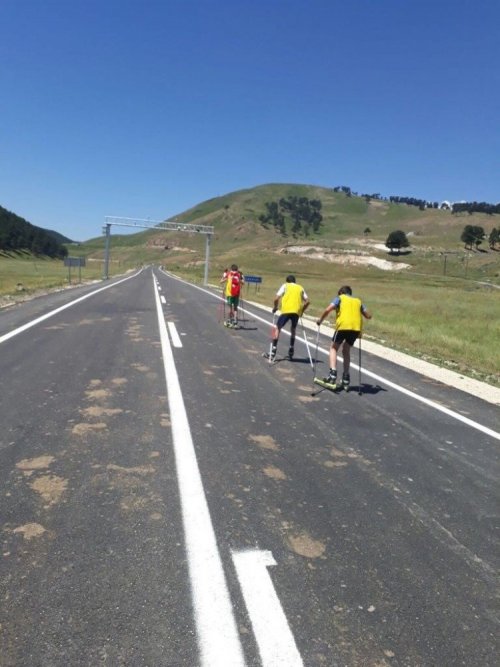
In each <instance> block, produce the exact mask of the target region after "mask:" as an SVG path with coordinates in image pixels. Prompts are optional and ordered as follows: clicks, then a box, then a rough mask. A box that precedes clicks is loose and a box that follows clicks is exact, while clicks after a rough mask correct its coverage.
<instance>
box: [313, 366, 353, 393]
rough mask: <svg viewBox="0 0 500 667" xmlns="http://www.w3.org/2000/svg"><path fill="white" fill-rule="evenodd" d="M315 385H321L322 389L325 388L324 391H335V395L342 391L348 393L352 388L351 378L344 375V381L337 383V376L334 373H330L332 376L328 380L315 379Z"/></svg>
mask: <svg viewBox="0 0 500 667" xmlns="http://www.w3.org/2000/svg"><path fill="white" fill-rule="evenodd" d="M313 382H314V384H317V385H319V386H320V387H323V389H328V390H329V391H333V392H335V393H337V394H338V393H339V392H341V391H345V392H348V391H349V388H350V382H351V381H350V378H349V376H348V375H344V376H343V377H342V381H341V382H338V381H337V374H336V373H332V372H331V371H330V374H329V375H328V377H326V378H318V377H315V378H314V379H313Z"/></svg>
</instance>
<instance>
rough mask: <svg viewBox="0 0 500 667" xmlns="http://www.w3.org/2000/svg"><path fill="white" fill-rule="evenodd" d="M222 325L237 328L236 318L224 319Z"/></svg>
mask: <svg viewBox="0 0 500 667" xmlns="http://www.w3.org/2000/svg"><path fill="white" fill-rule="evenodd" d="M224 326H225V327H227V328H228V329H239V328H240V327H239V324H238V322H237V321H236V320H224Z"/></svg>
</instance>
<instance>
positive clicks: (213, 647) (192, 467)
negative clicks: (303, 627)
mask: <svg viewBox="0 0 500 667" xmlns="http://www.w3.org/2000/svg"><path fill="white" fill-rule="evenodd" d="M153 285H154V293H155V299H156V310H157V314H158V325H159V328H160V339H161V347H162V353H163V364H164V369H165V379H166V383H167V395H168V405H169V413H170V421H171V424H172V438H173V445H174V454H175V461H176V467H177V481H178V485H179V495H180V500H181V509H182V520H183V526H184V535H185V540H186V552H187V558H188V567H189V577H190V580H191V594H192V597H193V607H194V611H195V618H196V627H197V634H198V646H199V650H200V656H201V664H202V665H203V666H204V667H220V666H221V665H231V667H240V666H241V667H244V665H245V661H244V658H243V653H242V649H241V644H240V641H239V637H238V632H237V629H236V623H235V619H234V616H233V609H232V605H231V600H230V597H229V591H228V589H227V584H226V580H225V576H224V569H223V566H222V560H221V557H220V554H219V551H218V548H217V540H216V538H215V532H214V529H213V526H212V521H211V519H210V512H209V509H208V505H207V500H206V497H205V491H204V489H203V483H202V480H201V475H200V470H199V467H198V461H197V460H196V453H195V449H194V444H193V440H192V436H191V430H190V428H189V421H188V418H187V414H186V408H185V405H184V400H183V397H182V392H181V388H180V384H179V378H178V376H177V371H176V368H175V363H174V357H173V352H172V348H171V346H170V341H169V339H168V334H167V327H166V325H165V318H164V317H163V311H162V307H161V302H160V299H159V296H158V291H157V290H156V285H155V284H154V282H153Z"/></svg>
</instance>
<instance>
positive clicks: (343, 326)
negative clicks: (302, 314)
mask: <svg viewBox="0 0 500 667" xmlns="http://www.w3.org/2000/svg"><path fill="white" fill-rule="evenodd" d="M332 310H334V311H335V332H334V334H333V338H332V346H331V348H330V372H329V374H328V377H326V378H323V381H324V382H329V383H331V384H335V385H336V384H337V352H338V351H339V349H340V348H341V347H342V356H343V358H344V370H343V374H342V386H343V387H344V388H347V387H349V383H350V376H349V367H350V365H351V347H352V346H353V345H354V343H355V342H356V340H357V338H358V337H360V336H361V330H362V328H363V317H366V319H367V320H370V319H371V317H372V316H371V314H370V313H369V312H368V310H366V308H365V306H364V305H363V304H362V303H361V299H358V298H356V297H354V296H352V289H351V288H350V287H349V285H344V286H343V287H341V288H340V289H339V291H338V294H337V296H336V297H335V299H333V301H332V302H331V303H330V305H329V306H327V307H326V308H325V310H324V311H323V314H322V315H321V317H320V318H319V320H317V322H316V324H317V325H318V326H320V324H321V322H323V320H324V319H325V317H327V315H328V314H329V313H331V312H332Z"/></svg>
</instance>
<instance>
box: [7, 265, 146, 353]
mask: <svg viewBox="0 0 500 667" xmlns="http://www.w3.org/2000/svg"><path fill="white" fill-rule="evenodd" d="M139 273H140V272H139ZM139 273H135V274H134V275H133V276H127V278H123V279H122V280H118V281H117V282H116V283H112V284H111V285H106V287H100V288H99V289H96V290H94V291H93V292H89V294H85V295H84V296H81V297H79V298H78V299H75V300H74V301H70V302H69V303H66V304H65V305H64V306H59V308H56V309H55V310H51V311H50V312H49V313H45V315H41V316H40V317H37V318H36V319H35V320H31V322H27V323H26V324H23V325H22V326H21V327H18V328H17V329H13V330H12V331H9V333H6V334H4V335H3V336H0V343H4V342H5V341H6V340H9V338H13V337H14V336H17V335H18V334H20V333H22V332H23V331H26V330H27V329H31V327H34V326H35V325H36V324H40V322H43V321H44V320H47V319H48V318H49V317H52V316H53V315H57V313H60V312H62V311H63V310H66V308H70V307H71V306H74V305H75V304H76V303H80V301H84V300H85V299H89V298H90V297H91V296H94V295H95V294H99V292H104V290H107V289H110V288H111V287H116V285H120V283H124V282H125V281H126V280H130V279H131V278H135V277H136V276H138V275H139Z"/></svg>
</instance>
